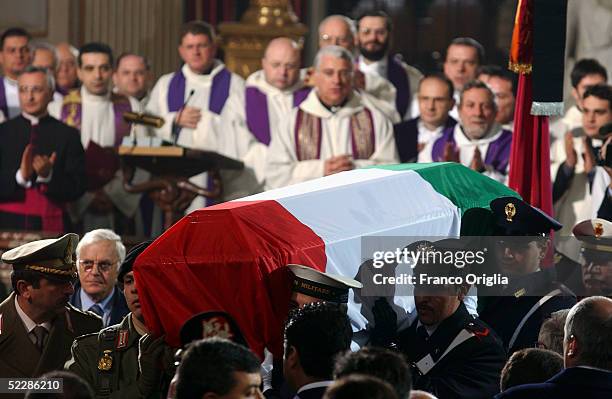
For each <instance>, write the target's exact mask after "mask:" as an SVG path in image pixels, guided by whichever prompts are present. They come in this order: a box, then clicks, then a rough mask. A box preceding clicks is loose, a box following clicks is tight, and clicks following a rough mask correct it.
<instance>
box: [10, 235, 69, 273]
mask: <svg viewBox="0 0 612 399" xmlns="http://www.w3.org/2000/svg"><path fill="white" fill-rule="evenodd" d="M78 241H79V236H78V235H77V234H74V233H68V234H66V235H64V236H63V237H60V238H52V239H46V240H37V241H32V242H29V243H27V244H23V245H21V246H19V247H17V248H13V249H11V250H10V251H7V252H5V253H3V254H2V261H3V262H5V263H8V264H11V265H12V266H13V270H31V271H34V272H38V273H42V274H44V275H45V276H46V277H49V278H53V279H60V280H73V279H75V278H76V277H77V269H76V254H75V250H76V246H77V243H78Z"/></svg>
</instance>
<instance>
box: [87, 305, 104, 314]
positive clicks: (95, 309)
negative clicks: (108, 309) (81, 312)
mask: <svg viewBox="0 0 612 399" xmlns="http://www.w3.org/2000/svg"><path fill="white" fill-rule="evenodd" d="M89 311H90V312H94V313H95V314H97V315H98V316H100V317H102V316H104V310H102V306H100V305H98V304H97V303H96V304H95V305H93V306H92V307H90V308H89Z"/></svg>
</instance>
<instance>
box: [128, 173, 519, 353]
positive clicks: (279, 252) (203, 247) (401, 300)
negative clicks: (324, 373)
mask: <svg viewBox="0 0 612 399" xmlns="http://www.w3.org/2000/svg"><path fill="white" fill-rule="evenodd" d="M506 195H515V196H516V195H517V194H516V193H514V192H513V191H511V190H510V189H508V188H507V187H505V186H503V185H502V184H500V183H497V182H496V181H494V180H492V179H490V178H488V177H486V176H483V175H481V174H479V173H476V172H474V171H472V170H470V169H468V168H466V167H464V166H462V165H460V164H456V163H438V164H405V165H394V166H386V167H379V168H368V169H358V170H353V171H349V172H343V173H339V174H336V175H331V176H327V177H324V178H321V179H316V180H312V181H308V182H304V183H301V184H297V185H293V186H289V187H284V188H281V189H276V190H271V191H267V192H264V193H261V194H257V195H253V196H250V197H246V198H242V199H240V200H235V201H230V202H226V203H223V204H220V205H216V206H212V207H209V208H203V209H199V210H197V211H195V212H193V213H191V214H189V215H187V216H186V217H184V218H183V219H181V220H180V221H179V222H177V223H176V224H175V225H174V226H172V227H171V228H170V229H169V230H167V231H166V232H165V233H164V234H163V235H162V236H160V237H159V238H158V239H157V240H156V241H155V242H154V243H153V244H151V245H150V246H149V247H148V248H147V249H146V251H145V252H143V253H142V254H141V255H140V256H139V257H138V258H137V260H136V263H135V266H134V273H135V275H136V280H137V282H138V292H139V297H140V302H141V306H142V311H143V315H144V317H145V320H146V323H147V326H148V327H149V329H150V330H151V331H152V332H153V333H154V334H165V335H166V341H167V342H168V343H169V344H170V345H172V346H175V347H178V346H179V330H180V327H181V325H182V324H183V323H184V322H185V321H186V320H187V319H188V318H189V317H191V316H193V315H194V314H197V313H200V312H203V311H213V310H221V311H225V312H227V313H229V314H230V315H231V316H232V317H233V318H234V319H235V320H236V322H237V323H238V325H239V327H240V329H241V330H242V332H243V334H244V336H245V338H246V339H247V341H248V343H249V345H250V347H251V349H252V350H253V351H255V352H256V353H259V354H260V355H261V354H262V353H263V349H264V347H267V348H269V349H270V350H272V351H273V352H274V351H276V352H278V351H279V350H280V348H281V347H282V334H281V333H282V323H283V321H284V319H285V317H286V314H287V309H288V302H289V297H290V281H291V280H290V274H289V272H288V270H287V268H286V267H284V266H285V265H287V264H289V263H298V264H302V265H307V266H311V267H313V268H316V269H318V270H321V271H326V272H330V273H335V274H340V275H344V276H348V277H355V276H356V275H357V273H358V270H359V267H360V265H361V264H362V263H363V262H364V261H365V260H367V259H362V254H361V238H362V237H363V236H402V237H407V238H409V237H414V236H458V235H459V233H460V229H461V221H462V215H463V214H464V213H465V212H466V211H468V210H469V209H471V208H488V206H489V202H490V201H491V200H492V199H494V198H497V197H500V196H506ZM408 244H410V242H406V243H405V244H404V245H408ZM390 295H393V293H390ZM374 299H375V298H374ZM395 303H396V304H397V305H398V306H401V307H403V308H404V309H406V310H407V311H411V310H412V309H413V306H414V305H413V302H412V298H411V297H401V296H398V297H395ZM364 308H368V307H364ZM362 311H363V313H362ZM368 312H369V309H363V310H362V303H361V301H355V297H354V293H353V292H351V293H350V298H349V316H350V318H351V322H352V324H353V329H354V331H362V330H365V329H367V328H368V319H370V320H372V318H371V314H368ZM402 317H403V318H406V317H407V316H406V315H405V314H404V315H400V317H399V319H400V320H398V321H399V322H401V321H402V320H401V319H402ZM276 354H279V353H276Z"/></svg>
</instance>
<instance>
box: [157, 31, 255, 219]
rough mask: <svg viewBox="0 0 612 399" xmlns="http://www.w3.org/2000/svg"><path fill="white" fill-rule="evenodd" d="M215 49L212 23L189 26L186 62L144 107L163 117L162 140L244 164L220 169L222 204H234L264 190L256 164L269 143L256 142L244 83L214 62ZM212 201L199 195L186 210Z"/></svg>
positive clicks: (184, 40)
mask: <svg viewBox="0 0 612 399" xmlns="http://www.w3.org/2000/svg"><path fill="white" fill-rule="evenodd" d="M216 50H217V47H216V44H215V33H214V30H213V28H212V27H211V26H210V25H208V24H207V23H204V22H201V21H192V22H189V23H187V24H186V25H185V26H184V27H183V31H182V37H181V42H180V44H179V47H178V51H179V54H180V56H181V59H182V60H183V61H184V62H185V64H184V65H183V66H182V67H181V68H180V69H179V70H178V71H176V72H173V73H169V74H166V75H163V76H162V77H160V78H159V80H158V81H157V83H156V84H155V87H154V88H153V91H152V92H151V96H150V100H149V102H148V104H147V107H146V109H147V112H149V113H152V114H155V115H158V116H161V117H163V118H164V119H165V121H166V123H165V124H164V126H163V127H161V128H160V129H158V131H157V134H158V135H159V136H161V137H162V138H163V139H165V140H169V141H171V142H175V143H176V144H178V145H181V146H184V147H188V148H194V149H200V150H208V151H215V152H218V153H220V154H222V155H225V156H227V157H231V158H235V159H238V160H241V161H243V162H244V164H245V169H244V170H242V171H221V177H222V181H223V197H222V198H221V200H230V199H234V198H239V197H242V196H246V195H249V194H253V193H256V192H258V191H260V190H261V188H262V183H261V182H260V181H258V179H257V177H256V175H255V170H254V165H257V162H258V159H259V157H261V154H262V151H261V146H263V147H265V145H264V144H261V143H259V142H257V140H256V139H255V137H254V136H253V135H252V134H251V133H250V132H249V131H248V129H247V126H246V121H245V101H244V93H245V86H244V80H243V79H242V78H241V77H239V76H238V75H236V74H233V73H231V72H230V71H229V70H228V69H227V68H226V67H225V65H224V64H223V63H222V62H221V61H219V60H217V59H215V55H216ZM262 177H263V176H262ZM207 180H208V176H207V174H206V173H203V174H200V175H197V176H194V177H192V178H191V181H192V183H194V184H196V185H198V186H200V187H206V186H207ZM210 203H211V202H210V201H209V202H207V201H206V200H205V199H204V198H203V197H197V198H195V199H194V201H193V202H192V203H191V205H190V207H189V208H188V209H187V212H190V211H193V210H195V209H198V208H201V207H203V206H206V205H208V204H210Z"/></svg>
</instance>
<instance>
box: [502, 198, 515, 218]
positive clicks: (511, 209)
mask: <svg viewBox="0 0 612 399" xmlns="http://www.w3.org/2000/svg"><path fill="white" fill-rule="evenodd" d="M504 212H505V213H506V220H507V221H509V222H512V218H513V217H514V215H516V207H515V206H514V204H513V203H512V202H508V203H507V204H506V206H505V207H504Z"/></svg>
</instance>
